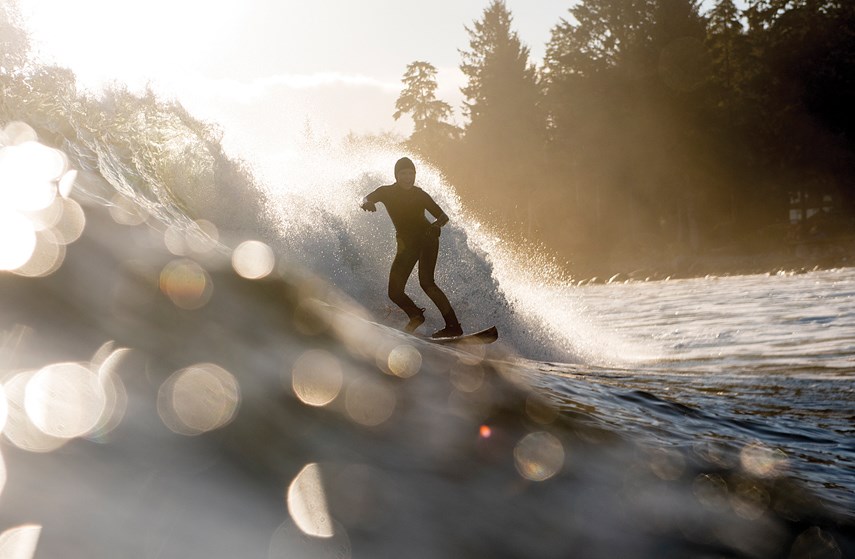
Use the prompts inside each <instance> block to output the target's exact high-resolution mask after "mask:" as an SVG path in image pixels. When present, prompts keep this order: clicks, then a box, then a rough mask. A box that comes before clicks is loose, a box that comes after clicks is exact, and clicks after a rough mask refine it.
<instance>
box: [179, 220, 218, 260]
mask: <svg viewBox="0 0 855 559" xmlns="http://www.w3.org/2000/svg"><path fill="white" fill-rule="evenodd" d="M195 223H196V227H197V228H198V229H197V230H191V231H190V233H189V234H188V235H187V238H186V241H187V246H188V247H189V248H190V250H192V251H193V252H196V253H198V254H205V253H206V252H210V251H212V250H213V249H214V248H215V247H216V246H217V243H218V242H219V240H220V231H219V230H218V229H217V226H216V225H214V224H213V223H211V222H210V221H208V220H207V219H199V220H197V221H196V222H195Z"/></svg>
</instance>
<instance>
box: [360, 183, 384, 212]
mask: <svg viewBox="0 0 855 559" xmlns="http://www.w3.org/2000/svg"><path fill="white" fill-rule="evenodd" d="M378 192H380V189H379V188H378V189H377V190H375V191H374V192H372V193H371V194H369V195H368V196H366V197H365V198H363V199H362V203H361V204H359V207H360V208H362V209H363V210H365V211H366V212H376V211H377V206H376V204H377V202H379V201H380V200H378V198H379V196H378Z"/></svg>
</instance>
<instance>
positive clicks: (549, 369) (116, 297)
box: [0, 105, 855, 559]
mask: <svg viewBox="0 0 855 559" xmlns="http://www.w3.org/2000/svg"><path fill="white" fill-rule="evenodd" d="M147 110H149V113H148V114H149V121H148V122H149V123H152V122H159V124H156V125H154V124H149V127H148V128H145V129H144V130H141V131H136V132H134V131H130V132H127V131H126V135H127V134H131V138H132V139H133V140H134V141H135V142H136V143H134V141H131V142H126V141H124V140H121V141H120V140H117V139H116V135H115V134H112V135H111V134H107V133H105V131H103V130H101V131H99V130H91V129H87V128H83V127H81V128H79V129H77V130H76V134H75V137H74V138H73V139H71V138H69V139H67V140H66V142H65V143H64V144H63V145H62V146H59V147H61V150H62V151H63V153H65V154H66V155H65V157H67V160H63V159H62V158H61V157H60V158H59V160H60V161H62V162H61V163H59V164H58V166H59V167H61V169H59V170H58V171H54V172H53V174H50V176H48V177H44V176H42V179H43V180H42V183H40V184H43V183H44V181H45V180H47V182H49V183H50V182H51V181H53V182H57V183H59V185H60V186H62V185H64V186H62V188H59V193H57V192H56V191H51V190H50V189H47V190H46V192H54V194H53V196H48V197H47V198H49V200H48V202H46V204H47V205H46V206H45V208H44V209H43V210H38V211H34V210H32V209H31V208H30V209H27V211H24V210H21V211H20V212H17V213H15V217H14V220H17V221H14V220H13V221H14V223H24V222H25V221H28V220H29V222H31V223H32V230H33V231H34V232H35V233H34V235H35V241H34V243H33V247H29V245H27V246H26V247H24V244H25V241H26V240H27V239H29V238H30V237H27V236H26V235H23V234H22V235H19V236H8V235H11V233H9V231H12V232H13V233H14V232H15V231H17V230H16V229H13V228H11V227H10V228H7V230H5V231H3V234H4V235H7V236H8V239H11V240H5V241H4V244H3V245H0V246H2V250H3V252H2V256H3V262H11V261H12V260H13V259H14V258H17V257H18V256H19V253H20V252H21V251H22V250H23V249H22V247H23V248H29V249H30V250H31V251H32V255H33V256H32V257H31V261H29V262H27V263H26V264H24V265H22V267H19V268H15V269H14V271H12V272H6V273H3V274H2V275H0V293H2V297H0V321H2V322H0V332H2V345H0V350H2V351H0V382H2V383H3V392H2V395H3V398H0V402H2V407H0V411H2V414H0V417H2V418H3V422H2V423H0V425H2V431H3V445H2V448H0V452H2V453H1V454H0V555H3V554H4V553H5V554H8V555H9V556H11V557H16V558H17V557H22V558H27V559H29V558H30V557H55V556H64V557H182V558H187V557H267V558H279V557H312V558H316V557H320V558H323V557H370V558H375V557H425V558H428V557H430V558H433V557H568V556H579V557H799V558H800V557H818V556H822V557H846V556H851V555H852V554H853V553H855V535H853V526H855V524H853V523H855V519H853V513H852V511H853V510H855V475H853V474H855V464H853V460H855V446H853V442H852V441H853V437H852V432H853V415H852V414H853V411H852V410H853V402H855V394H853V388H854V387H855V383H853V378H855V374H853V372H855V367H853V363H852V355H853V340H855V336H853V333H855V331H853V330H854V329H855V327H853V321H852V315H853V312H855V289H853V285H855V270H852V269H841V270H829V271H816V272H810V273H807V274H801V275H793V274H776V275H768V276H741V277H708V278H700V279H694V280H671V281H658V282H635V283H611V284H606V285H584V286H579V285H576V284H574V283H573V282H572V281H571V279H570V278H569V277H567V274H566V272H563V271H561V270H559V269H557V268H556V267H555V266H554V265H553V264H552V261H551V259H550V257H549V256H548V255H545V254H540V253H538V252H537V251H525V252H523V251H519V250H518V249H516V248H514V247H515V246H516V245H514V244H512V243H509V242H507V240H506V239H503V238H502V235H501V231H494V230H490V229H489V228H488V227H487V226H485V225H483V224H481V223H478V222H477V221H476V220H474V219H472V217H471V216H469V215H468V214H467V212H466V209H465V207H466V205H465V203H464V202H463V201H461V200H460V199H459V198H458V197H457V195H456V193H455V189H454V186H453V185H451V184H449V183H448V182H447V181H446V180H445V178H444V177H443V176H442V175H441V174H440V173H438V172H437V171H436V170H434V169H431V168H430V167H429V166H427V165H426V164H423V163H422V162H417V164H418V166H419V176H418V179H417V182H418V183H419V184H420V185H421V186H422V187H423V188H424V189H425V190H427V191H428V192H430V193H431V194H432V195H433V196H434V197H435V198H436V199H437V201H438V202H439V203H440V205H442V206H443V208H444V209H445V210H446V212H447V213H448V214H449V215H450V217H451V223H450V224H449V226H447V227H446V228H445V229H444V231H443V235H442V253H441V256H440V268H439V270H438V282H439V283H440V285H442V286H443V287H444V288H445V290H446V291H447V293H448V294H449V296H450V298H451V300H452V303H453V304H454V305H455V306H456V307H457V310H458V313H459V314H460V315H461V317H462V319H463V320H462V322H463V324H464V327H466V328H467V329H475V328H479V327H484V326H489V325H493V324H495V325H497V326H498V328H499V331H500V340H499V342H497V343H496V344H493V345H491V346H489V347H482V346H476V347H445V346H437V345H434V344H431V343H429V342H426V341H424V340H420V339H418V338H415V337H413V336H409V335H406V334H403V333H401V332H400V331H399V330H398V328H399V327H400V326H401V324H402V323H403V317H401V316H400V313H399V312H398V311H396V310H395V309H394V308H392V306H391V303H389V302H388V301H387V300H386V297H385V282H386V274H387V270H388V266H389V263H390V261H391V257H392V253H393V242H394V241H393V236H392V231H391V226H390V224H389V222H388V221H389V220H388V219H387V218H386V217H385V216H384V215H383V213H382V211H381V212H377V214H366V213H363V212H360V211H359V210H358V208H357V204H358V201H359V199H360V198H361V197H362V196H363V195H364V194H365V193H366V192H368V191H370V190H371V189H373V188H374V187H376V186H377V185H379V184H382V183H384V182H387V181H388V177H389V175H390V169H391V165H392V164H393V163H394V161H395V159H396V158H397V156H398V155H399V154H398V153H396V151H395V150H390V149H388V148H380V147H376V146H373V147H372V146H363V147H350V148H342V147H340V146H330V145H311V146H305V147H304V149H303V151H302V152H300V154H299V155H300V157H298V158H296V159H295V158H291V159H288V160H282V161H266V162H253V161H252V158H251V154H243V155H244V156H246V157H247V158H248V161H249V164H248V166H246V167H245V168H244V167H238V166H235V165H233V164H232V162H233V160H232V159H231V158H229V157H228V156H226V154H225V153H224V152H223V150H222V148H221V146H219V144H218V143H217V142H215V141H210V139H204V138H203V139H200V138H199V136H198V135H196V132H194V131H193V130H188V129H187V128H185V127H183V126H184V125H183V124H182V123H181V120H180V119H176V118H167V117H170V115H171V113H170V111H171V109H170V108H169V107H164V106H158V105H154V106H148V107H147ZM157 111H161V112H162V115H161V116H163V118H160V119H154V118H153V117H151V116H150V115H151V114H152V112H157ZM105 126H106V125H105ZM156 126H163V127H165V128H164V129H163V130H160V129H157V128H156ZM153 127H154V128H153ZM18 129H21V130H23V128H21V127H19V128H18ZM132 133H136V134H138V136H133V134H132ZM17 134H20V132H18V133H17ZM23 134H24V135H23V138H25V139H27V138H30V137H31V135H29V133H28V132H26V131H25V133H23ZM6 138H7V139H5V140H4V141H5V142H7V143H8V145H9V146H12V147H14V146H17V145H20V144H16V143H15V142H16V140H15V134H12V133H11V132H8V133H7V134H6ZM163 138H169V139H170V141H173V140H175V138H179V139H182V140H183V141H175V142H174V144H175V150H174V151H170V148H169V144H168V143H167V144H165V145H162V144H157V146H158V149H157V150H155V149H151V148H152V146H154V145H155V144H154V143H153V142H159V141H161V140H162V139H163ZM203 140H204V141H203ZM29 146H30V147H32V145H31V144H29ZM28 149H30V148H29V147H28ZM19 151H20V150H12V151H11V152H10V151H7V152H5V153H4V158H0V161H8V160H9V159H10V158H14V157H17V156H18V155H17V154H18V152H19ZM28 153H29V152H28ZM45 153H47V152H45ZM50 153H53V155H54V157H52V158H48V160H49V161H53V162H54V163H55V162H56V161H57V158H56V152H50ZM37 160H38V158H37ZM39 161H44V160H39ZM37 168H40V167H38V166H37ZM69 170H73V171H75V172H76V173H77V174H76V176H72V177H70V179H69V177H68V174H67V173H68V172H69ZM71 179H75V180H74V188H73V189H71V190H70V191H69V190H68V188H67V187H68V182H69V180H71ZM10 184H11V183H8V182H7V183H4V188H5V190H4V195H7V194H9V192H15V191H17V190H16V188H17V187H16V185H12V186H10ZM28 184H29V183H28ZM47 198H46V199H47ZM8 199H9V200H25V201H27V203H29V201H30V198H20V199H19V198H15V197H10V198H8ZM16 203H18V202H16ZM20 203H21V204H24V202H20ZM51 216H52V217H51ZM10 223H12V221H10ZM24 229H26V228H24ZM15 234H16V235H17V233H15ZM13 249H14V250H13ZM9 267H13V266H11V265H10V266H9ZM13 268H14V267H13ZM410 287H411V291H414V288H415V285H411V286H410ZM417 302H421V300H420V299H419V298H418V297H417ZM428 310H429V317H430V318H429V321H428V323H427V324H426V325H425V326H424V328H425V330H430V328H432V327H435V326H438V317H436V316H435V313H433V314H430V311H431V310H432V309H431V308H430V307H429V308H428Z"/></svg>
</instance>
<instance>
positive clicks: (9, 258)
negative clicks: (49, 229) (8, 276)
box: [0, 208, 36, 270]
mask: <svg viewBox="0 0 855 559" xmlns="http://www.w3.org/2000/svg"><path fill="white" fill-rule="evenodd" d="M35 249H36V231H35V229H34V228H33V224H32V222H31V221H30V220H29V219H27V218H26V217H24V216H22V215H21V214H19V213H17V212H14V211H7V210H5V209H2V208H0V270H15V269H17V268H20V267H21V266H23V265H24V264H26V263H27V261H28V260H29V259H30V257H32V255H33V251H35Z"/></svg>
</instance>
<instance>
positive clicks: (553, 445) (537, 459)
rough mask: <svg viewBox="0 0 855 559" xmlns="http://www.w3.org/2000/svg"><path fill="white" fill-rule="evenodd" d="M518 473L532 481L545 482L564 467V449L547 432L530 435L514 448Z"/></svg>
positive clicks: (559, 442)
mask: <svg viewBox="0 0 855 559" xmlns="http://www.w3.org/2000/svg"><path fill="white" fill-rule="evenodd" d="M514 461H515V463H516V466H517V471H518V472H519V473H520V475H521V476H523V477H524V478H526V479H529V480H531V481H545V480H547V479H549V478H551V477H552V476H554V475H555V474H557V473H558V472H559V471H561V468H562V467H563V466H564V447H563V446H562V445H561V441H559V440H558V439H557V438H556V437H555V436H554V435H551V434H549V433H547V432H545V431H539V432H537V433H530V434H528V435H526V436H525V437H523V439H522V440H521V441H520V442H519V443H517V446H516V447H515V448H514Z"/></svg>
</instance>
